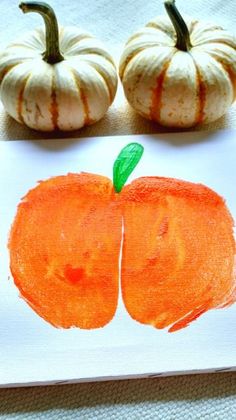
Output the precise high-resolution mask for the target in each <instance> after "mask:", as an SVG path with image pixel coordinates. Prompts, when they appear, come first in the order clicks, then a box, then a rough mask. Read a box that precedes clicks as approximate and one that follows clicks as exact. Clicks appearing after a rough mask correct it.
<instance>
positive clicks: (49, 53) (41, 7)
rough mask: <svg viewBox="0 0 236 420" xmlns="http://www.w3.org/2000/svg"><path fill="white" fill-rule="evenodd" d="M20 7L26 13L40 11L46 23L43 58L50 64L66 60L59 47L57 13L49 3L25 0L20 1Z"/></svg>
mask: <svg viewBox="0 0 236 420" xmlns="http://www.w3.org/2000/svg"><path fill="white" fill-rule="evenodd" d="M19 7H20V9H21V10H22V11H23V12H24V13H29V12H36V13H39V14H40V15H41V16H42V17H43V19H44V23H45V28H46V34H45V40H46V50H45V52H44V53H43V59H44V61H46V62H47V63H49V64H55V63H59V62H60V61H63V60H64V57H63V56H62V54H61V53H60V48H59V31H58V24H57V18H56V15H55V13H54V11H53V9H52V8H51V6H49V5H48V4H47V3H43V2H36V1H35V2H34V1H25V2H22V3H20V5H19Z"/></svg>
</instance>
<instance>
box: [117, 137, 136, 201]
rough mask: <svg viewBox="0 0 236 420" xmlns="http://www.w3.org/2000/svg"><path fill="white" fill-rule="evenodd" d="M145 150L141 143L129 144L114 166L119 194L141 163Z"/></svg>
mask: <svg viewBox="0 0 236 420" xmlns="http://www.w3.org/2000/svg"><path fill="white" fill-rule="evenodd" d="M143 151H144V148H143V146H141V144H139V143H129V144H128V145H127V146H125V147H124V148H123V149H122V150H121V152H120V153H119V155H118V157H117V158H116V161H115V163H114V166H113V184H114V188H115V191H116V192H117V193H119V192H120V191H121V190H122V188H123V186H124V185H125V183H126V181H127V179H128V178H129V176H130V174H131V173H132V172H133V170H134V168H135V167H136V166H137V164H138V163H139V161H140V159H141V157H142V154H143Z"/></svg>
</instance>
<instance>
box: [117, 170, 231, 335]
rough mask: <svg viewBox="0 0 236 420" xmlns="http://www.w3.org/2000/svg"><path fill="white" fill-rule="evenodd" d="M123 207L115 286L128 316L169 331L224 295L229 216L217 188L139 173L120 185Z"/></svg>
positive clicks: (227, 286) (226, 294) (228, 258)
mask: <svg viewBox="0 0 236 420" xmlns="http://www.w3.org/2000/svg"><path fill="white" fill-rule="evenodd" d="M122 208H123V213H124V232H125V235H124V245H123V258H122V268H121V289H122V295H123V301H124V304H125V306H126V309H127V311H128V312H129V314H130V316H131V317H132V318H133V319H135V320H136V321H139V322H141V323H142V324H150V325H153V326H154V327H156V328H165V327H170V331H176V330H177V329H180V328H184V327H185V326H187V325H188V324H189V322H191V321H193V320H194V319H196V318H197V317H198V316H200V315H201V314H202V313H204V312H205V311H207V310H209V309H213V308H217V307H218V306H219V305H221V304H222V303H223V302H227V300H229V299H230V298H231V295H232V288H233V287H234V285H235V278H234V276H233V267H234V255H235V242H234V238H233V220H232V218H231V216H230V214H229V212H228V210H227V208H226V206H225V204H224V201H223V200H222V198H221V197H220V196H219V195H217V194H216V193H215V192H213V191H212V190H210V189H209V188H207V187H205V186H203V185H199V184H192V183H189V182H185V181H179V180H176V179H171V178H158V177H147V178H139V179H137V180H135V181H134V182H132V183H131V184H130V185H128V186H126V187H124V189H123V191H122ZM140 221H142V222H141V223H140Z"/></svg>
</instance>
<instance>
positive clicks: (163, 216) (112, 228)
mask: <svg viewBox="0 0 236 420" xmlns="http://www.w3.org/2000/svg"><path fill="white" fill-rule="evenodd" d="M142 152H143V149H142V147H141V146H140V145H138V144H136V143H132V144H130V145H128V146H127V147H125V148H124V149H123V150H122V151H121V153H120V155H119V156H118V158H117V160H116V162H115V164H114V171H113V173H114V176H113V184H114V186H113V185H112V182H111V181H110V180H109V179H108V178H106V177H103V176H99V175H93V174H87V173H81V174H68V175H65V176H57V177H53V178H51V179H49V180H46V181H43V182H41V183H39V185H38V186H37V187H36V188H34V189H32V190H30V191H29V192H28V193H27V195H26V196H25V197H24V198H23V200H22V202H21V203H20V204H19V207H18V210H17V215H16V218H15V221H14V223H13V226H12V229H11V233H10V239H9V250H10V265H11V272H12V275H13V278H14V282H15V284H16V286H17V287H18V289H19V290H20V292H21V295H22V296H23V298H24V299H25V300H26V301H27V303H28V304H29V305H30V306H31V307H32V308H33V309H34V310H35V311H36V312H37V313H38V314H39V315H40V316H41V317H43V318H44V319H45V320H46V321H48V322H49V323H51V324H52V325H54V326H57V327H63V328H69V327H72V326H76V327H79V328H84V329H92V328H99V327H103V326H104V325H106V324H107V323H108V322H110V321H111V319H112V318H113V316H114V314H115V312H116V309H117V301H118V289H119V256H120V252H121V270H120V271H121V272H120V275H121V290H122V297H123V301H124V304H125V307H126V309H127V311H128V313H129V314H130V316H131V317H132V318H133V319H134V320H136V321H138V322H140V323H142V324H150V325H152V326H154V327H156V328H165V327H169V331H175V330H177V329H180V328H183V327H185V326H187V325H188V324H189V322H191V321H192V320H194V319H195V318H197V317H198V316H199V315H201V314H202V313H204V312H206V311H207V310H209V309H213V308H219V307H221V306H225V305H228V304H230V303H233V302H234V301H235V277H234V275H233V272H234V257H235V241H234V237H233V220H232V217H231V215H230V213H229V211H228V210H227V207H226V205H225V203H224V200H223V199H222V198H221V197H220V196H219V195H218V194H216V193H215V192H214V191H212V190H211V189H209V188H207V187H206V186H203V185H201V184H193V183H190V182H186V181H182V180H177V179H172V178H161V177H144V178H139V179H137V180H135V181H133V182H132V183H131V184H129V185H127V186H125V187H124V188H123V186H124V184H125V182H126V180H127V178H128V176H129V174H130V173H131V171H132V170H133V169H134V167H135V166H136V164H137V163H138V161H139V159H140V158H141V155H142ZM122 219H123V220H124V241H123V248H122V250H120V248H121V244H122Z"/></svg>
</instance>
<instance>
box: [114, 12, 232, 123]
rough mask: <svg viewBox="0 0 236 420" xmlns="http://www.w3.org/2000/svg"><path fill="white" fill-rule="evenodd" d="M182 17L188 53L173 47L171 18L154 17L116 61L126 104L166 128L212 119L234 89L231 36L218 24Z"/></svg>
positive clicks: (224, 107)
mask: <svg viewBox="0 0 236 420" xmlns="http://www.w3.org/2000/svg"><path fill="white" fill-rule="evenodd" d="M185 22H186V24H187V27H188V29H189V32H190V40H191V45H192V47H191V49H190V50H189V51H188V52H185V51H180V50H178V49H177V48H176V47H175V45H176V34H175V30H174V27H173V25H172V23H171V21H170V19H169V18H168V17H166V16H159V17H157V18H156V19H154V20H152V21H151V22H149V23H148V24H147V25H146V26H145V27H144V28H143V29H141V30H140V31H138V32H137V33H135V34H134V35H133V36H131V38H130V39H129V40H128V42H127V44H126V45H125V49H124V52H123V54H122V56H121V60H120V68H119V73H120V78H121V81H122V84H123V88H124V92H125V95H126V98H127V100H128V102H129V103H130V105H131V106H132V107H133V108H134V109H135V110H136V111H137V112H138V113H140V114H141V115H142V116H144V117H145V118H148V119H150V120H154V121H156V122H158V123H159V124H161V125H164V126H169V127H183V128H184V127H191V126H194V125H197V124H200V123H210V122H212V121H215V120H217V119H218V118H220V117H221V116H222V115H224V114H225V113H226V112H227V110H228V108H229V107H230V105H231V104H232V102H233V101H234V99H235V94H236V38H235V37H234V36H232V35H230V34H229V33H228V32H227V31H225V30H224V29H222V28H221V27H219V26H217V25H213V24H209V23H206V22H200V21H197V20H193V19H185Z"/></svg>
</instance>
